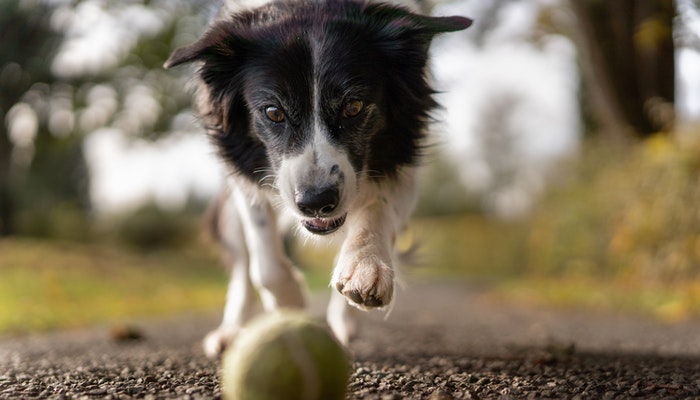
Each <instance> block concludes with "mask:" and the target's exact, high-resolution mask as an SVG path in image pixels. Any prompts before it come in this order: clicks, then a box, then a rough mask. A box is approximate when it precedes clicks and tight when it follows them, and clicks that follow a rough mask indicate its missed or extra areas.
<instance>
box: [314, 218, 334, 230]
mask: <svg viewBox="0 0 700 400" xmlns="http://www.w3.org/2000/svg"><path fill="white" fill-rule="evenodd" d="M332 224H333V220H332V219H324V218H314V219H312V220H311V225H313V226H314V227H316V228H318V229H329V228H330V227H331V225H332Z"/></svg>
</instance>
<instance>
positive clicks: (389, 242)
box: [328, 169, 416, 343]
mask: <svg viewBox="0 0 700 400" xmlns="http://www.w3.org/2000/svg"><path fill="white" fill-rule="evenodd" d="M402 172H403V173H402V174H401V175H400V178H399V180H398V181H397V182H396V183H395V185H393V187H391V188H386V187H384V188H380V189H377V190H365V196H364V199H359V201H358V203H360V204H362V206H360V207H358V209H356V210H353V211H351V212H350V213H349V214H348V218H349V219H348V221H347V223H346V224H347V227H348V228H347V229H348V234H347V237H346V239H345V241H344V242H343V245H342V246H341V249H340V252H339V254H338V261H337V263H336V266H335V269H334V270H333V277H332V279H331V286H332V287H334V288H335V289H337V291H338V292H339V293H341V294H342V295H343V296H344V297H345V298H346V299H345V301H342V298H340V296H337V295H335V296H333V298H332V300H331V304H330V305H329V308H328V322H329V324H330V325H331V328H332V329H333V332H334V333H335V334H336V336H337V337H338V339H339V340H341V341H343V342H345V343H347V341H348V340H349V339H350V337H351V336H352V335H353V334H354V333H355V330H356V326H355V322H354V319H353V317H352V313H351V312H350V310H349V309H348V304H350V305H353V306H355V307H356V308H360V309H362V310H367V309H370V308H381V307H386V306H389V305H390V303H391V300H392V298H393V296H394V276H395V272H394V266H395V261H396V260H395V258H396V249H395V245H396V238H397V236H398V234H399V232H400V231H401V230H402V229H404V227H405V224H406V221H407V220H408V218H409V216H410V214H411V211H412V210H413V207H414V205H415V199H416V186H415V171H414V170H413V169H406V170H404V171H402ZM363 200H364V201H363ZM351 216H352V217H351Z"/></svg>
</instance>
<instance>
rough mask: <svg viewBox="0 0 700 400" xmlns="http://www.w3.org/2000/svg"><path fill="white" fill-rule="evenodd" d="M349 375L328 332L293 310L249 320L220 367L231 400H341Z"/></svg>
mask: <svg viewBox="0 0 700 400" xmlns="http://www.w3.org/2000/svg"><path fill="white" fill-rule="evenodd" d="M349 376H350V363H349V361H348V358H347V355H346V354H345V351H344V350H343V348H342V347H341V346H340V344H338V342H337V341H336V340H335V338H334V337H333V335H332V334H331V333H330V331H329V330H328V328H327V327H326V326H325V325H323V324H321V323H320V322H316V321H314V320H312V319H311V318H310V317H308V316H306V315H305V314H303V313H301V312H298V311H297V312H294V311H282V312H275V313H270V314H265V315H263V316H262V317H259V318H257V319H255V320H253V321H251V322H250V323H249V324H248V325H247V326H246V327H245V328H244V329H243V330H242V331H241V332H240V333H239V334H238V337H237V339H236V340H235V342H234V343H233V345H232V346H231V347H230V348H229V349H228V350H226V352H225V353H224V357H223V361H222V368H221V384H222V392H223V396H224V398H225V399H230V400H243V399H252V400H268V399H270V400H281V399H284V400H294V399H308V400H315V399H322V400H333V399H343V398H345V392H346V390H347V384H348V378H349Z"/></svg>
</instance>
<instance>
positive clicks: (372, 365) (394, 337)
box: [0, 284, 700, 400]
mask: <svg viewBox="0 0 700 400" xmlns="http://www.w3.org/2000/svg"><path fill="white" fill-rule="evenodd" d="M323 297H325V296H315V297H314V300H313V305H312V312H314V313H316V314H320V313H321V312H322V308H323ZM216 324H217V317H216V316H214V315H209V316H181V317H178V318H173V319H168V320H159V321H155V322H154V321H149V322H147V323H140V324H138V327H139V332H140V333H141V334H142V336H143V337H142V338H141V339H136V340H123V341H118V340H114V338H113V337H112V335H110V330H109V329H106V328H94V329H85V330H77V331H67V332H59V333H52V334H47V335H40V336H32V337H22V338H6V339H4V340H0V398H3V399H4V398H22V399H32V398H36V399H46V398H48V399H63V398H81V399H82V398H85V399H92V398H107V399H121V398H146V399H161V398H163V399H165V398H168V399H169V398H178V399H200V398H202V399H203V398H207V399H208V398H218V397H220V395H221V393H220V388H219V380H218V376H217V374H218V364H217V363H216V362H212V361H210V360H208V359H206V358H205V357H204V356H203V354H202V352H201V350H200V347H199V340H200V339H201V337H202V336H203V335H204V333H205V332H206V331H207V330H209V329H210V328H212V327H214V326H215V325H216ZM351 352H352V356H353V359H354V373H353V375H352V378H351V381H350V384H349V393H348V398H351V399H356V398H357V399H359V398H363V399H432V400H443V399H476V398H499V399H510V398H536V399H540V398H581V399H588V398H610V399H612V398H630V397H635V398H654V399H657V398H700V322H699V321H689V322H683V323H678V324H673V325H666V324H660V323H656V322H653V321H649V320H646V319H641V318H633V317H628V316H612V315H598V314H584V313H580V312H577V313H572V312H566V311H561V310H560V311H553V310H542V309H535V308H528V307H525V306H517V305H512V304H500V303H498V302H497V301H495V300H493V299H492V298H491V297H490V296H488V294H486V293H484V292H481V291H479V290H475V289H472V288H469V287H465V286H463V285H456V284H430V285H414V286H413V287H411V288H410V289H409V290H405V291H403V292H402V293H400V294H399V297H398V305H397V306H396V307H395V309H394V310H393V312H392V314H391V315H390V316H389V318H388V319H387V320H383V318H382V316H381V315H380V314H379V313H372V314H369V315H366V316H365V318H364V326H363V330H362V335H361V336H360V338H358V339H357V340H356V341H355V342H354V343H353V344H352V346H351Z"/></svg>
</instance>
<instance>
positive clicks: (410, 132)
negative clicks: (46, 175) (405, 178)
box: [165, 0, 471, 234]
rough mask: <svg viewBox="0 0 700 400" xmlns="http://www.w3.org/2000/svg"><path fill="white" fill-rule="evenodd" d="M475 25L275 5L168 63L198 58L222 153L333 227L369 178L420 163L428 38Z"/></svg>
mask: <svg viewBox="0 0 700 400" xmlns="http://www.w3.org/2000/svg"><path fill="white" fill-rule="evenodd" d="M470 24H471V21H470V20H469V19H467V18H462V17H426V16H420V15H416V14H412V13H411V12H409V11H407V10H405V9H403V8H398V7H394V6H390V5H385V4H371V3H365V2H363V1H356V0H330V1H327V2H322V1H307V0H301V1H292V2H280V3H271V4H268V5H266V6H264V7H261V8H258V9H254V10H250V11H246V12H242V13H238V14H234V15H232V16H230V17H229V18H227V19H223V20H220V21H218V22H216V23H215V24H214V25H213V26H212V27H211V28H210V29H209V30H208V32H207V33H205V34H204V36H203V37H202V38H201V39H200V40H198V41H197V42H195V43H193V44H191V45H189V46H186V47H182V48H179V49H177V50H175V52H173V54H172V55H171V56H170V58H169V59H168V61H167V62H166V64H165V66H166V68H167V67H172V66H176V65H179V64H183V63H188V62H192V61H201V62H202V64H201V68H200V70H199V77H200V79H201V84H202V85H201V86H202V88H201V89H202V90H201V92H200V93H199V95H200V98H199V100H198V103H199V104H198V107H199V112H200V114H202V117H203V119H204V122H205V125H206V126H207V128H208V130H209V132H210V133H211V135H212V137H213V138H214V140H215V142H216V144H217V145H218V147H219V149H220V153H221V155H222V157H223V158H224V159H225V160H226V162H227V163H228V164H229V165H230V166H231V167H233V169H234V171H235V172H236V173H239V174H242V175H244V176H246V177H248V178H249V179H251V180H253V181H254V182H256V183H258V184H259V185H261V186H271V187H276V188H277V190H278V191H279V193H280V196H281V197H282V199H283V202H284V204H285V205H286V206H287V207H288V208H289V209H291V210H292V211H293V212H294V213H295V214H296V215H297V216H298V217H299V218H300V219H301V221H302V224H303V225H304V227H305V228H306V229H307V230H309V231H310V232H313V233H317V234H326V233H331V232H333V231H335V230H336V229H338V228H339V227H340V226H341V225H342V224H343V222H344V221H345V216H346V214H347V212H348V210H349V209H350V208H351V204H352V202H353V200H354V198H355V195H356V193H357V191H358V187H359V186H360V183H361V182H362V181H363V180H382V179H387V178H389V179H390V178H392V177H394V176H395V175H396V174H397V172H398V170H399V168H400V167H401V166H404V165H410V164H412V163H414V162H415V161H416V158H417V156H418V155H419V153H420V148H421V145H422V143H421V142H422V138H423V135H424V130H425V125H426V123H427V120H428V118H429V116H428V114H429V112H430V110H431V109H432V108H434V107H435V106H436V104H435V102H434V100H433V99H432V97H431V95H432V94H433V91H432V90H431V88H430V86H429V84H428V83H427V81H426V77H425V71H424V70H425V65H426V62H427V52H428V45H429V43H430V41H431V39H432V38H433V36H434V35H435V34H438V33H441V32H450V31H457V30H461V29H465V28H466V27H468V26H469V25H470Z"/></svg>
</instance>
